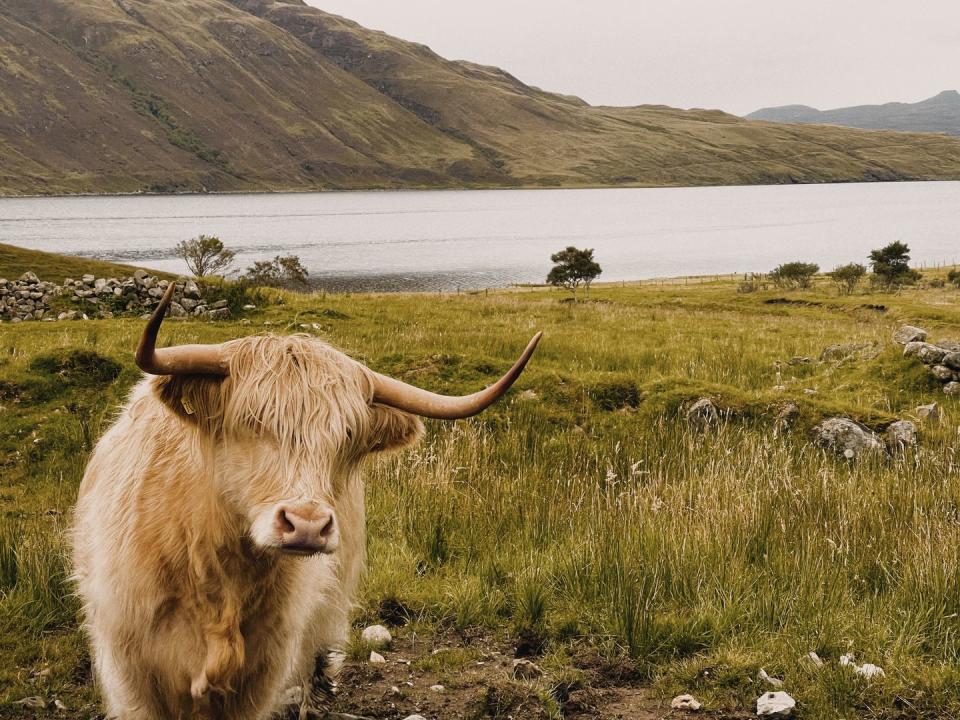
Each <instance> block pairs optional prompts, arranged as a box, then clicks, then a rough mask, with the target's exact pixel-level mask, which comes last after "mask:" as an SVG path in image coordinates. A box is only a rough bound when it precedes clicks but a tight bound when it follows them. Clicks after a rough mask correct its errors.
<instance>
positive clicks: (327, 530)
mask: <svg viewBox="0 0 960 720" xmlns="http://www.w3.org/2000/svg"><path fill="white" fill-rule="evenodd" d="M333 528H334V522H333V513H330V515H329V516H328V517H327V521H326V522H325V523H323V526H322V527H321V528H320V537H322V538H324V539H327V538H329V537H330V536H332V535H333Z"/></svg>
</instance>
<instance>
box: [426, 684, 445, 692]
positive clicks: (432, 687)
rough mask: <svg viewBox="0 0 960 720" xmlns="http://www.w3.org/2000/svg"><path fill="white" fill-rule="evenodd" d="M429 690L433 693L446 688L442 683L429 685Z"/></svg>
mask: <svg viewBox="0 0 960 720" xmlns="http://www.w3.org/2000/svg"><path fill="white" fill-rule="evenodd" d="M430 691H431V692H435V693H443V692H446V691H447V689H446V688H445V687H444V686H443V685H431V686H430Z"/></svg>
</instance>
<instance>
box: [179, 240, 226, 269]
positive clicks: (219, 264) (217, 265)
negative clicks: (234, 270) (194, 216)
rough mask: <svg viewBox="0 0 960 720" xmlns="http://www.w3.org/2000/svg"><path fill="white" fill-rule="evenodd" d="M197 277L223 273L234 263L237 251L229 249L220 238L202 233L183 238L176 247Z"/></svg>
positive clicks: (180, 256)
mask: <svg viewBox="0 0 960 720" xmlns="http://www.w3.org/2000/svg"><path fill="white" fill-rule="evenodd" d="M174 252H175V253H176V254H177V257H179V258H181V259H182V260H183V261H184V262H185V263H186V264H187V267H188V268H189V269H190V272H192V273H193V274H194V275H195V276H196V277H206V276H207V275H216V274H222V273H223V271H224V270H226V269H227V268H229V267H230V265H231V264H232V263H233V258H234V257H235V256H236V253H235V252H233V250H227V248H225V247H224V246H223V243H222V242H220V238H217V237H212V236H210V235H200V236H199V237H195V238H193V239H192V240H183V241H182V242H179V243H177V245H176V247H175V248H174Z"/></svg>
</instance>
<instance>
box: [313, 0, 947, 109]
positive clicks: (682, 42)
mask: <svg viewBox="0 0 960 720" xmlns="http://www.w3.org/2000/svg"><path fill="white" fill-rule="evenodd" d="M307 1H308V2H309V3H310V4H312V5H316V6H317V7H319V8H322V9H324V10H327V11H329V12H334V13H337V14H339V15H343V16H345V17H349V18H351V19H353V20H356V21H357V22H359V23H361V24H362V25H366V26H367V27H370V28H374V29H377V30H384V31H386V32H388V33H390V34H392V35H397V36H399V37H402V38H404V39H407V40H415V41H417V42H422V43H424V44H426V45H429V46H430V47H431V48H433V49H434V50H435V51H436V52H438V53H439V54H441V55H443V56H445V57H448V58H451V59H465V60H473V61H475V62H481V63H485V64H489V65H498V66H500V67H502V68H504V69H505V70H508V71H509V72H511V73H513V74H514V75H516V76H517V77H519V78H520V79H521V80H524V81H525V82H527V83H529V84H532V85H537V86H539V87H542V88H544V89H547V90H553V91H556V92H564V93H572V94H575V95H579V96H580V97H582V98H583V99H585V100H587V101H588V102H591V103H594V104H616V105H636V104H641V103H663V104H667V105H672V106H675V107H684V108H687V107H707V108H721V109H723V110H727V111H730V112H734V113H737V114H746V113H748V112H751V111H752V110H756V109H757V108H760V107H763V106H769V105H786V104H791V103H802V104H806V105H813V106H815V107H819V108H821V109H826V108H831V107H838V106H844V105H856V104H862V103H880V102H888V101H892V100H902V101H907V102H912V101H916V100H922V99H924V98H926V97H929V96H931V95H934V94H936V93H937V92H939V91H941V90H948V89H950V90H952V89H957V88H958V87H960V2H957V0H910V1H908V0H802V2H789V3H788V2H784V0H587V1H584V0H307Z"/></svg>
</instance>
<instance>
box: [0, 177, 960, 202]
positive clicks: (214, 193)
mask: <svg viewBox="0 0 960 720" xmlns="http://www.w3.org/2000/svg"><path fill="white" fill-rule="evenodd" d="M920 183H960V177H957V178H954V179H937V180H933V179H924V178H914V179H899V180H883V179H873V180H835V181H823V182H783V183H732V184H720V183H717V184H704V185H648V184H643V183H625V184H623V185H602V184H598V185H592V184H584V185H558V186H552V185H502V186H491V187H435V188H434V187H409V188H382V187H381V188H355V189H350V190H344V189H338V188H319V189H313V188H311V189H295V188H291V189H284V190H209V191H197V190H193V191H188V192H147V191H135V192H127V193H97V192H83V193H65V194H23V195H9V194H4V193H0V201H4V200H64V199H72V198H118V199H119V198H137V197H145V198H190V197H235V196H244V195H255V196H262V195H345V194H371V193H431V192H433V193H439V192H457V193H459V192H503V191H512V190H524V191H536V190H693V189H710V188H733V187H735V188H758V187H763V188H766V187H808V186H814V187H821V186H824V185H897V184H904V185H912V184H920Z"/></svg>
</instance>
